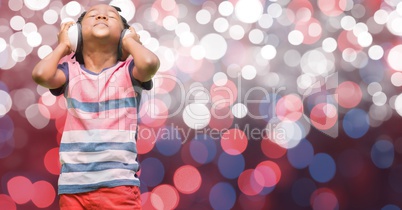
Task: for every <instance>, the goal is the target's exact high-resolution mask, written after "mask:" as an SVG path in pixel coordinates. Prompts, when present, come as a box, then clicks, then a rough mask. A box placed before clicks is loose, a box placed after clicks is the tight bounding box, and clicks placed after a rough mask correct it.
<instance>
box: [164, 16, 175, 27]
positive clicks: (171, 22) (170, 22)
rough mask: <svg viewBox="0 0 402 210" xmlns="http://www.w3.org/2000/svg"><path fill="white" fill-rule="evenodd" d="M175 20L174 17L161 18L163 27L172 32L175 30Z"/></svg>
mask: <svg viewBox="0 0 402 210" xmlns="http://www.w3.org/2000/svg"><path fill="white" fill-rule="evenodd" d="M177 24H178V22H177V18H176V17H174V16H171V15H169V16H166V17H165V18H163V27H164V28H165V29H166V30H168V31H173V30H175V29H176V27H177Z"/></svg>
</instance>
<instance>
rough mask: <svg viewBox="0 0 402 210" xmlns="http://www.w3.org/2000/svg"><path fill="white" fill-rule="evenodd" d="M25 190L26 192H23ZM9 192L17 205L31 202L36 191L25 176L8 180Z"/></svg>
mask: <svg viewBox="0 0 402 210" xmlns="http://www.w3.org/2000/svg"><path fill="white" fill-rule="evenodd" d="M21 189H24V190H21ZM7 190H8V193H9V194H10V196H11V198H12V199H13V200H14V201H15V202H16V203H17V204H25V203H27V202H28V201H30V200H31V198H32V196H33V194H34V189H33V186H32V182H31V180H29V179H28V178H26V177H24V176H15V177H13V178H11V179H10V180H8V182H7Z"/></svg>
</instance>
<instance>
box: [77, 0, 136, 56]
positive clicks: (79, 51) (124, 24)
mask: <svg viewBox="0 0 402 210" xmlns="http://www.w3.org/2000/svg"><path fill="white" fill-rule="evenodd" d="M112 7H113V8H115V9H116V10H117V11H118V12H121V9H120V8H119V7H116V6H112ZM85 14H87V11H84V12H83V13H81V15H80V16H79V17H78V20H77V23H79V24H81V22H82V19H84V16H85ZM119 15H120V14H119ZM120 18H121V20H122V22H123V27H124V29H128V28H130V25H129V24H128V23H127V20H126V19H125V18H124V17H123V16H121V15H120ZM120 41H121V40H120ZM82 47H83V46H81V48H82ZM74 57H75V60H76V61H77V62H78V63H80V64H84V56H82V49H80V50H78V49H77V52H75V54H74V55H73V57H72V58H74Z"/></svg>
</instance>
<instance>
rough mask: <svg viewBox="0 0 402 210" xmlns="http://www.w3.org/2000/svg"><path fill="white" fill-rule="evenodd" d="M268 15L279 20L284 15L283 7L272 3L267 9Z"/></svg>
mask: <svg viewBox="0 0 402 210" xmlns="http://www.w3.org/2000/svg"><path fill="white" fill-rule="evenodd" d="M267 14H269V15H270V16H271V17H273V18H278V17H280V16H281V15H282V6H281V5H279V4H278V3H272V4H270V5H269V6H268V8H267Z"/></svg>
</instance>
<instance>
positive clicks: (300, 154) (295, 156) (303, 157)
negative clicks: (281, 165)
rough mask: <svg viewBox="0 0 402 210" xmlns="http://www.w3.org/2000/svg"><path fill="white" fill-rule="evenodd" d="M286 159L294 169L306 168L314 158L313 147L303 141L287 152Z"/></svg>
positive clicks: (306, 141)
mask: <svg viewBox="0 0 402 210" xmlns="http://www.w3.org/2000/svg"><path fill="white" fill-rule="evenodd" d="M287 158H288V160H289V163H290V165H292V166H293V167H294V168H296V169H302V168H306V167H307V166H309V165H310V164H311V162H312V161H313V158H314V148H313V145H312V144H311V143H310V142H309V141H308V140H307V139H303V140H301V141H300V143H299V144H298V145H297V146H296V147H293V148H291V149H289V150H288V151H287Z"/></svg>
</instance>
